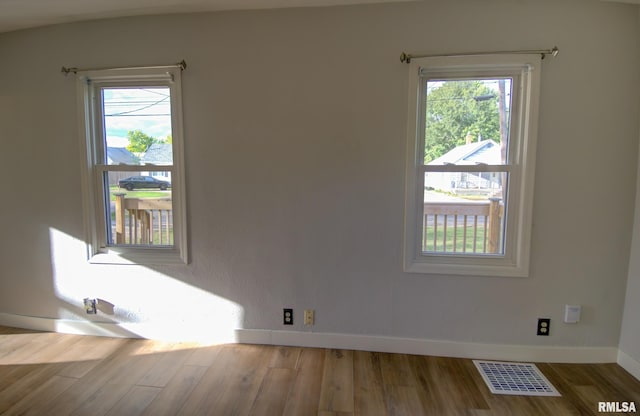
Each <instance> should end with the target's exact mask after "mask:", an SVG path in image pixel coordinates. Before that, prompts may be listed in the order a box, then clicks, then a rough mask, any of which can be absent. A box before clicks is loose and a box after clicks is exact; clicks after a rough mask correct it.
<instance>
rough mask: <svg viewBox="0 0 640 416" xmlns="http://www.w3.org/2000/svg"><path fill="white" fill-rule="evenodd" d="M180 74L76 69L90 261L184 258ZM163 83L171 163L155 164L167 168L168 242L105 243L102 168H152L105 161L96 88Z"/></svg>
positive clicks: (177, 261) (153, 261)
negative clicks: (170, 214)
mask: <svg viewBox="0 0 640 416" xmlns="http://www.w3.org/2000/svg"><path fill="white" fill-rule="evenodd" d="M181 81H182V74H181V68H180V67H178V66H167V67H149V68H117V69H104V70H96V71H82V72H79V73H78V77H77V84H78V85H77V90H78V107H79V109H80V114H79V129H80V133H79V135H80V138H81V147H82V151H83V155H84V156H83V163H82V190H83V211H84V219H85V229H86V242H87V257H88V260H89V262H91V263H107V264H185V263H187V262H188V251H187V217H186V197H185V178H184V163H183V161H184V150H183V127H182V82H181ZM144 86H162V87H167V88H169V90H170V95H171V137H172V148H173V164H172V165H169V166H167V167H164V166H157V167H155V169H156V170H167V169H164V168H168V170H170V171H171V196H172V209H173V245H172V246H170V247H167V246H159V247H153V246H128V245H108V244H107V235H106V227H107V219H106V213H105V210H106V206H105V192H104V191H105V190H104V179H103V178H104V172H107V171H109V170H117V171H129V172H131V173H132V174H139V173H140V172H142V171H149V170H153V169H152V168H151V167H150V166H147V165H140V166H137V165H107V164H105V163H103V162H102V160H104V159H103V158H104V156H103V155H104V154H105V153H106V144H105V142H104V139H103V135H104V129H103V126H102V115H101V94H100V91H101V88H105V87H144Z"/></svg>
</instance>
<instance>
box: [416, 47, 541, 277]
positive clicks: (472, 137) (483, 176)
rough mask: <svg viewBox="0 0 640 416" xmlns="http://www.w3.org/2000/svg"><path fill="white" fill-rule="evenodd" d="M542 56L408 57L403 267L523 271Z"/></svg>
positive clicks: (492, 272) (466, 271) (498, 273)
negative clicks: (409, 58)
mask: <svg viewBox="0 0 640 416" xmlns="http://www.w3.org/2000/svg"><path fill="white" fill-rule="evenodd" d="M539 77H540V55H486V56H464V57H431V58H417V59H416V58H414V59H412V61H411V64H410V81H409V116H408V152H407V154H408V160H407V172H406V201H405V202H406V204H405V242H404V269H405V271H408V272H417V273H431V274H463V275H479V276H481V275H485V276H526V275H527V274H528V267H529V246H530V234H531V216H532V203H533V179H534V165H535V142H536V130H537V108H538V91H539V79H540V78H539Z"/></svg>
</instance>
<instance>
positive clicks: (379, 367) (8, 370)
mask: <svg viewBox="0 0 640 416" xmlns="http://www.w3.org/2000/svg"><path fill="white" fill-rule="evenodd" d="M538 368H540V370H541V371H542V372H543V373H544V374H545V376H546V377H547V378H548V379H549V380H550V381H551V382H552V383H553V384H554V385H555V387H556V388H557V389H558V390H559V391H560V393H561V394H562V397H524V396H503V395H493V394H491V393H490V392H489V390H488V389H487V387H486V386H485V384H484V382H483V381H482V378H481V377H480V375H479V374H478V372H477V370H476V369H475V367H474V365H473V363H472V361H471V360H466V359H455V358H443V357H429V356H417V355H407V354H387V353H376V352H366V351H349V350H331V349H318V348H296V347H277V346H264V345H216V346H205V345H198V344H189V343H184V344H181V343H165V342H159V341H150V340H140V339H112V338H102V337H89V336H79V335H65V334H55V333H45V332H34V331H28V330H20V329H15V328H7V327H0V414H1V415H7V416H8V415H38V416H39V415H47V416H58V415H74V416H75V415H91V416H99V415H114V416H129V415H132V416H133V415H152V416H161V415H185V416H192V415H221V416H226V415H264V416H274V415H287V416H307V415H318V416H347V415H353V416H355V415H361V416H378V415H380V416H382V415H411V416H419V415H438V416H439V415H443V416H446V415H476V416H485V415H518V416H520V415H523V416H526V415H536V416H537V415H596V414H599V413H598V402H600V401H617V402H634V403H635V406H636V407H638V408H640V381H638V380H636V379H635V378H633V377H632V376H631V375H629V374H628V373H627V372H626V371H624V370H623V369H622V368H621V367H619V366H618V365H617V364H581V365H575V364H547V363H539V364H538ZM638 410H639V411H640V409H638Z"/></svg>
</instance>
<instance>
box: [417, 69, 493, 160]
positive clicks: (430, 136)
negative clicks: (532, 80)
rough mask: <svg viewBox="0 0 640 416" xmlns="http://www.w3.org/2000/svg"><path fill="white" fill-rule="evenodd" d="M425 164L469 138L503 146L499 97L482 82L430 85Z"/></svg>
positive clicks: (471, 81)
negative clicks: (500, 143)
mask: <svg viewBox="0 0 640 416" xmlns="http://www.w3.org/2000/svg"><path fill="white" fill-rule="evenodd" d="M429 84H430V85H429V87H433V88H432V89H431V90H430V91H429V92H428V93H427V114H426V116H427V119H426V143H425V155H424V160H425V163H429V162H430V161H432V160H434V159H436V158H438V157H440V156H442V155H443V154H445V153H446V152H448V151H449V150H451V149H453V148H454V147H456V146H459V145H461V144H465V139H466V137H467V136H468V135H470V136H471V137H473V139H474V140H477V138H478V137H479V136H480V137H482V139H483V140H485V139H493V140H495V141H496V142H498V143H499V142H500V114H499V110H498V93H497V92H496V91H494V90H492V89H491V88H489V87H488V86H487V85H485V84H484V83H483V82H482V81H480V80H463V81H445V82H441V81H439V82H433V83H431V82H430V83H429Z"/></svg>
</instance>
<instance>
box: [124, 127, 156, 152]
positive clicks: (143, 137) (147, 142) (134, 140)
mask: <svg viewBox="0 0 640 416" xmlns="http://www.w3.org/2000/svg"><path fill="white" fill-rule="evenodd" d="M127 139H129V144H128V145H127V150H128V151H130V152H132V153H144V152H146V151H147V149H148V148H149V146H151V145H152V144H153V143H157V142H158V139H156V138H155V137H152V136H149V135H148V134H146V133H144V132H142V131H141V130H133V131H128V132H127Z"/></svg>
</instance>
